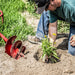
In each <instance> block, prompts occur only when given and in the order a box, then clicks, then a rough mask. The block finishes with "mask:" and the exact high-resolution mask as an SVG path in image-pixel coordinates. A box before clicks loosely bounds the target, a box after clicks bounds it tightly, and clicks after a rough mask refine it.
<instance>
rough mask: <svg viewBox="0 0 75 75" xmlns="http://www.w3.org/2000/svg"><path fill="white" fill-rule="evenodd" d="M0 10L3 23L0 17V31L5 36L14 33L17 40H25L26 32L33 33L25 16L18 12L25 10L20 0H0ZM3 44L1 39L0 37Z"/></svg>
mask: <svg viewBox="0 0 75 75" xmlns="http://www.w3.org/2000/svg"><path fill="white" fill-rule="evenodd" d="M0 10H2V11H3V14H4V23H3V24H2V22H1V18H0V33H2V34H3V35H4V36H6V37H7V38H9V37H11V36H13V35H16V36H17V40H18V39H21V40H25V39H26V37H27V35H28V34H34V32H33V28H32V27H31V26H29V25H27V23H26V20H25V18H23V17H22V16H21V14H20V13H19V12H23V11H24V10H25V4H24V3H23V2H22V1H21V0H18V1H17V0H0ZM0 43H1V44H3V43H4V41H3V39H1V38H0Z"/></svg>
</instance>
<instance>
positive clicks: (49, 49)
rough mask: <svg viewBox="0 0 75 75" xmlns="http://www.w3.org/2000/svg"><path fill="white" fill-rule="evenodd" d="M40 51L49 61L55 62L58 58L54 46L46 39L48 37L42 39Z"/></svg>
mask: <svg viewBox="0 0 75 75" xmlns="http://www.w3.org/2000/svg"><path fill="white" fill-rule="evenodd" d="M42 51H43V55H42V57H44V56H45V55H46V56H48V59H49V60H50V61H51V62H57V60H59V57H58V54H57V52H56V48H55V47H53V46H52V43H50V42H49V41H48V38H45V39H43V40H42Z"/></svg>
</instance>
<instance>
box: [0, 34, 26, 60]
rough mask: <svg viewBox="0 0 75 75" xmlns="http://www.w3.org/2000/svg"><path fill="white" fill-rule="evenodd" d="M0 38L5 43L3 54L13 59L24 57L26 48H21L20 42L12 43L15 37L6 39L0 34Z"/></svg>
mask: <svg viewBox="0 0 75 75" xmlns="http://www.w3.org/2000/svg"><path fill="white" fill-rule="evenodd" d="M0 37H1V38H3V40H4V41H5V42H6V45H5V53H7V54H8V55H9V56H11V57H13V58H15V59H18V58H20V57H24V51H25V49H26V47H25V46H22V42H21V41H20V40H18V41H16V42H15V43H13V41H14V40H15V39H16V36H12V37H10V38H9V39H7V38H6V37H5V36H4V35H3V34H1V33H0Z"/></svg>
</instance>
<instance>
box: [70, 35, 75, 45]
mask: <svg viewBox="0 0 75 75" xmlns="http://www.w3.org/2000/svg"><path fill="white" fill-rule="evenodd" d="M70 44H71V46H75V35H73V36H72V37H71V39H70Z"/></svg>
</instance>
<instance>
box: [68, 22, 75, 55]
mask: <svg viewBox="0 0 75 75" xmlns="http://www.w3.org/2000/svg"><path fill="white" fill-rule="evenodd" d="M72 35H75V23H74V24H71V25H70V34H69V42H68V52H69V53H70V54H71V55H75V46H74V47H73V46H71V45H70V38H71V36H72Z"/></svg>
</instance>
